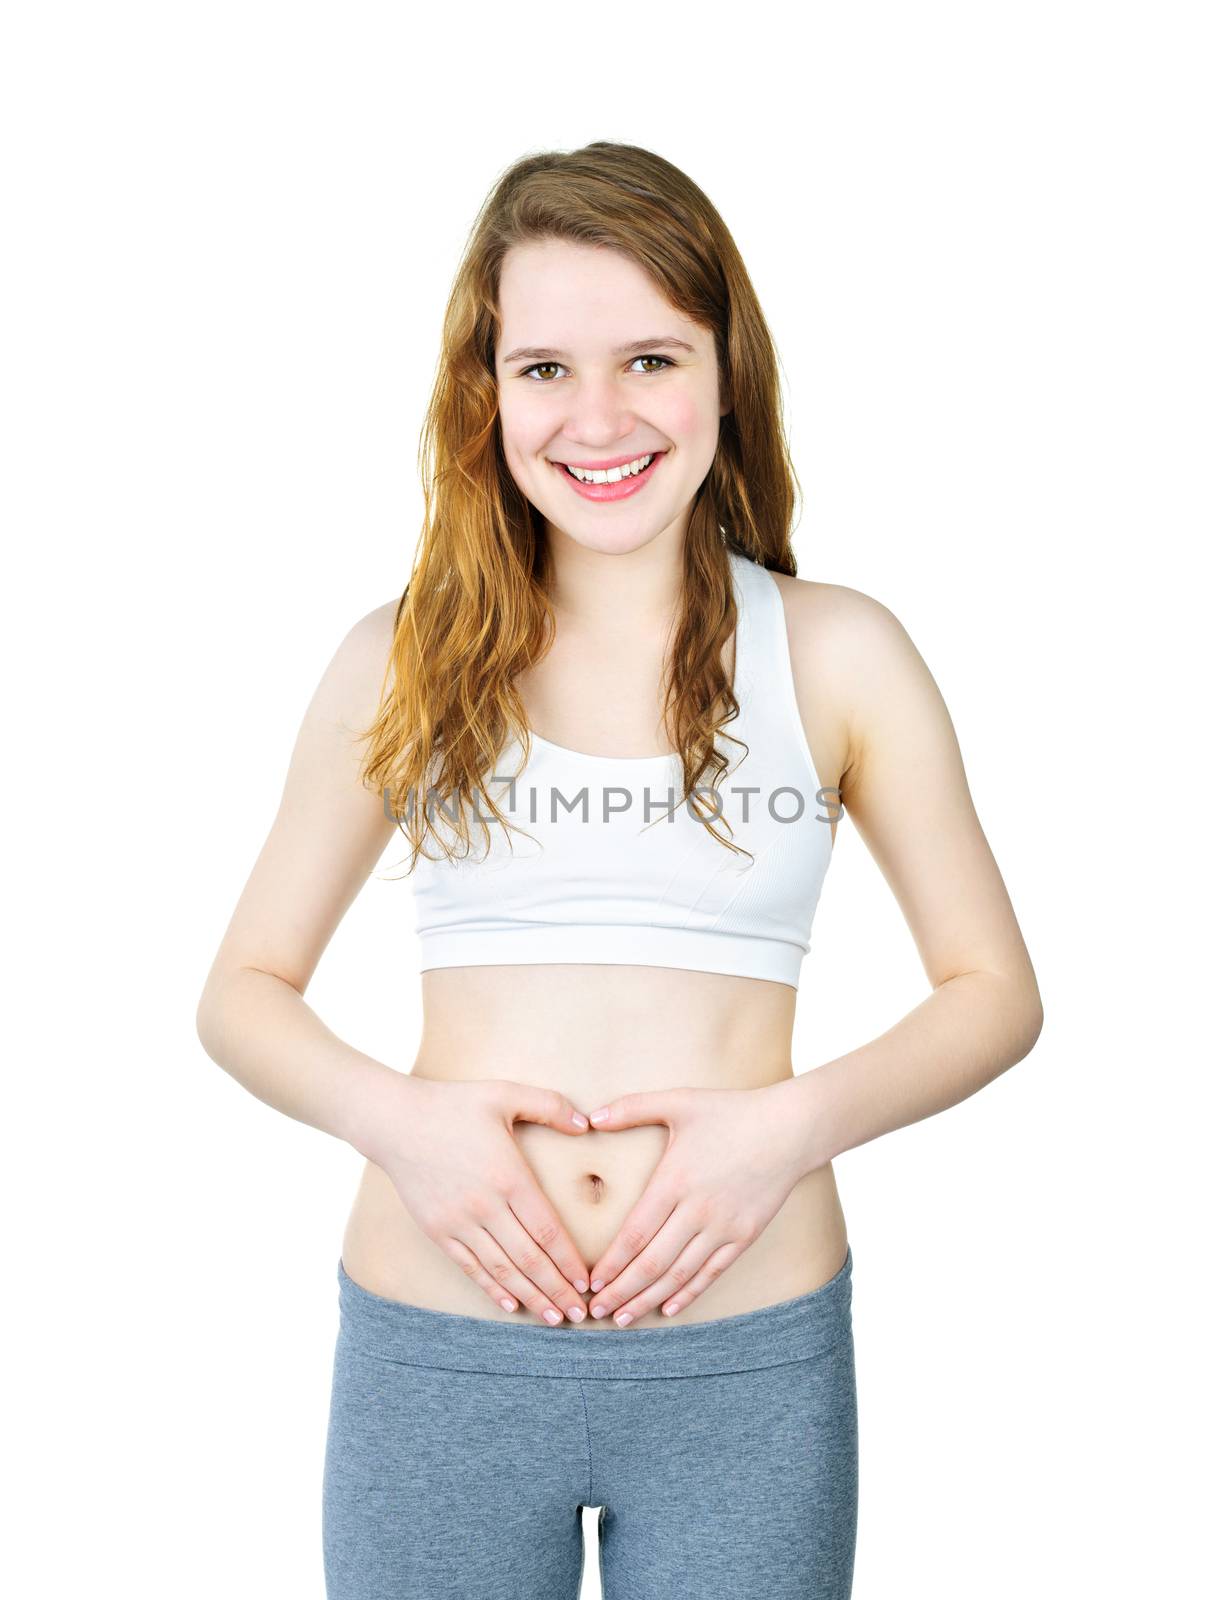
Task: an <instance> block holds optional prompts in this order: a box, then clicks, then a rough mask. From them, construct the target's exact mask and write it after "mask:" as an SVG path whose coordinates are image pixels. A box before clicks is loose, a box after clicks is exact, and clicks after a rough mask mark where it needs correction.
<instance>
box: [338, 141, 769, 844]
mask: <svg viewBox="0 0 1219 1600" xmlns="http://www.w3.org/2000/svg"><path fill="white" fill-rule="evenodd" d="M545 239H564V240H570V241H572V242H575V243H579V244H586V245H591V246H597V247H601V248H609V249H613V250H617V251H620V252H621V253H622V254H623V255H625V256H629V257H630V258H631V259H632V260H633V261H635V262H636V263H637V264H638V265H639V266H640V267H641V268H642V269H643V270H644V272H646V273H647V274H648V276H649V277H650V278H651V279H652V281H653V282H654V283H655V284H656V286H657V288H658V289H659V291H660V292H661V293H662V294H663V295H664V296H665V297H666V298H667V299H668V301H669V302H670V303H671V304H672V305H673V306H674V307H676V308H677V309H678V310H679V311H681V312H683V313H684V314H685V315H686V316H688V317H689V318H690V319H691V320H692V321H693V322H695V323H696V324H698V325H699V326H701V327H703V328H706V329H707V330H708V331H710V332H713V333H714V336H715V347H716V358H717V367H718V372H719V382H720V393H721V396H722V397H724V398H726V399H727V400H728V403H729V404H730V406H731V409H730V410H729V411H728V412H727V413H726V414H725V415H724V416H722V417H721V418H720V435H719V445H718V448H717V450H716V453H715V458H714V460H713V462H712V465H711V470H710V471H709V473H708V474H707V476H706V478H705V479H704V481H703V483H702V484H701V485H700V487H699V490H698V492H697V494H696V495H695V497H694V501H693V504H692V506H691V509H690V515H689V519H688V526H687V532H686V540H685V573H684V580H685V581H684V604H683V608H682V611H681V614H680V616H679V617H678V619H677V623H676V631H675V634H674V641H673V646H672V650H671V654H670V657H669V660H668V663H667V666H666V671H665V679H664V692H665V700H664V710H665V720H666V726H667V727H668V728H669V730H670V737H671V748H672V749H673V750H675V751H677V752H679V753H680V755H681V761H682V770H683V785H684V787H683V793H682V797H681V801H679V802H678V803H679V804H680V803H682V801H686V800H689V802H690V806H691V808H692V809H698V810H700V811H701V809H702V806H703V805H704V804H705V802H704V801H703V797H702V795H701V794H696V795H694V798H693V799H691V798H690V797H691V795H692V791H694V790H695V787H696V786H697V785H698V784H699V782H700V779H701V778H702V776H703V774H704V773H705V772H706V771H707V769H708V768H709V767H710V768H712V769H714V774H715V776H714V779H713V780H712V782H713V786H714V784H717V783H718V781H719V778H720V777H721V776H722V774H723V773H724V772H725V771H726V770H727V768H728V766H729V762H728V759H727V757H726V756H725V755H724V754H723V753H722V752H721V751H720V750H719V749H718V748H717V744H716V734H717V732H718V731H719V729H720V728H721V727H723V726H724V725H725V724H727V723H729V722H731V721H732V720H733V719H734V718H735V717H736V716H737V715H738V714H739V711H740V706H739V704H738V702H737V699H736V696H735V694H734V692H733V688H732V685H731V684H730V683H729V682H728V678H727V674H726V673H725V671H724V668H723V661H722V652H723V648H724V645H725V644H726V642H727V640H728V639H729V638H730V637H731V635H732V632H733V630H734V628H735V626H736V605H735V600H734V596H733V590H732V580H731V574H730V571H729V564H728V554H727V552H728V549H729V548H733V549H736V550H737V551H739V552H740V553H741V554H743V555H745V556H747V557H749V558H751V559H752V560H754V561H756V562H758V563H759V564H760V565H762V566H765V567H768V568H770V569H771V570H772V571H775V572H784V573H789V574H791V575H793V576H794V575H795V572H796V561H795V555H794V552H793V550H792V545H791V536H790V526H791V519H792V511H793V506H794V500H795V490H796V489H797V488H798V480H797V479H796V474H795V469H794V467H793V465H792V462H791V458H790V454H789V452H788V447H787V440H786V436H785V431H784V427H783V421H782V397H781V392H780V387H779V368H778V360H777V357H776V353H775V348H774V343H773V340H772V339H771V335H770V331H769V329H768V327H767V325H766V321H765V318H764V317H763V315H762V309H761V306H760V305H759V303H758V298H757V295H756V293H755V292H754V288H753V285H752V284H751V282H750V280H749V275H748V273H747V272H746V270H745V264H744V262H743V261H742V259H741V256H740V252H739V251H738V250H737V247H736V245H735V244H734V243H733V239H732V235H731V234H730V233H729V232H728V229H727V227H726V226H725V225H724V222H723V220H722V218H721V217H720V215H719V213H718V212H717V211H716V209H715V207H714V206H713V205H712V204H711V201H710V200H709V199H708V198H707V196H706V195H705V194H704V193H703V191H702V190H701V189H700V188H699V187H698V186H697V185H696V184H695V183H694V182H693V181H692V180H691V179H690V178H688V177H687V176H686V174H685V173H684V172H682V171H680V170H679V169H678V168H677V167H675V166H673V165H672V164H671V163H670V162H668V161H666V160H664V158H663V157H661V156H658V155H655V154H653V153H652V152H651V151H649V150H643V149H641V148H639V147H638V146H636V145H629V144H614V143H610V142H608V141H605V140H598V141H597V142H596V143H594V144H588V145H585V146H584V147H583V149H580V150H575V151H570V152H564V151H548V152H545V153H543V154H537V155H529V156H526V157H524V158H523V159H522V160H519V161H517V162H515V163H514V164H513V165H512V166H510V167H509V168H508V169H507V171H505V172H504V173H503V175H502V176H501V177H500V178H499V180H498V181H497V182H496V184H495V185H494V187H493V189H492V190H491V192H490V194H489V195H488V197H487V199H486V201H485V202H484V204H483V206H482V209H481V211H480V212H479V214H478V217H477V218H476V220H475V223H474V226H473V228H472V229H471V232H470V236H469V240H468V243H467V246H466V250H465V254H464V257H463V259H462V261H461V264H460V266H459V268H458V271H457V275H456V278H455V279H454V282H453V287H452V290H451V292H450V295H449V300H448V305H447V306H446V308H445V315H444V325H443V333H442V345H441V351H440V358H439V362H438V365H437V374H436V380H435V384H434V387H433V390H432V397H431V401H430V403H429V405H428V410H427V414H426V417H425V420H424V426H423V431H422V435H421V439H420V449H419V469H420V473H421V476H422V479H423V494H424V504H425V513H424V523H423V531H422V535H421V538H420V542H419V547H418V550H417V553H416V559H415V563H414V566H413V569H412V571H411V574H410V579H409V582H408V583H407V586H406V588H405V590H404V592H403V594H402V598H401V600H400V601H399V603H398V612H397V624H396V628H395V634H394V642H393V649H392V651H391V653H390V658H389V662H388V664H387V667H386V673H385V678H384V680H383V683H382V688H381V702H380V708H379V711H378V714H377V717H376V719H375V721H374V723H373V725H372V726H371V728H368V729H366V730H363V732H362V734H361V737H362V738H363V739H364V740H366V741H368V742H369V748H368V751H367V754H366V756H365V758H364V761H363V764H362V769H361V775H362V778H363V781H364V782H365V783H366V785H367V786H369V787H373V786H376V787H378V788H379V789H380V790H381V793H382V795H383V797H384V801H385V804H386V808H387V812H389V813H390V814H392V815H393V816H394V817H395V819H396V820H397V823H398V826H399V827H400V828H401V830H402V831H403V833H404V834H405V835H406V837H407V838H408V839H409V840H410V843H411V847H412V854H411V868H410V869H411V870H413V868H414V865H415V862H416V860H417V859H418V855H419V853H420V851H421V850H422V849H423V846H424V841H425V837H426V836H427V834H429V833H431V834H432V836H433V838H434V839H436V841H437V842H438V843H439V844H440V846H441V849H442V851H443V853H444V854H445V855H446V856H448V857H449V858H450V859H452V856H453V850H452V848H451V843H452V839H451V838H450V840H448V841H446V839H445V838H444V837H443V836H442V834H441V833H440V831H439V830H437V828H436V827H435V826H434V820H435V816H436V815H437V814H441V815H443V816H444V817H445V818H447V819H449V820H450V821H451V823H452V826H453V829H454V831H455V834H456V838H457V840H459V841H460V843H461V844H462V845H463V846H464V847H465V849H466V850H468V849H469V846H470V835H469V829H468V808H469V806H470V805H471V804H472V803H473V800H474V796H475V794H476V793H477V795H478V797H479V798H478V815H479V820H480V821H481V822H482V824H483V828H484V832H485V831H486V826H487V817H486V815H485V814H484V808H485V807H489V809H490V813H491V815H492V817H493V818H495V819H497V820H499V822H500V823H501V825H503V826H505V827H508V826H514V825H513V824H509V823H508V822H507V819H505V817H504V815H503V813H502V812H501V811H500V808H499V806H498V805H497V804H496V803H495V800H494V798H493V797H492V796H489V795H487V794H486V793H485V791H484V790H483V789H482V787H481V785H482V782H483V781H484V775H485V774H487V773H492V772H496V770H497V769H496V768H495V766H494V765H493V763H494V762H495V760H496V758H497V757H498V756H500V755H501V753H502V751H503V749H504V745H505V741H506V740H507V739H508V738H509V737H511V736H515V737H516V738H517V739H518V740H519V741H520V743H521V745H522V746H523V747H524V750H525V756H526V759H527V758H528V739H529V729H528V725H527V722H526V718H525V712H524V707H523V704H522V702H521V700H520V697H519V695H518V693H517V691H516V689H515V687H514V680H515V678H516V677H517V675H518V674H519V673H521V672H523V671H524V670H525V669H526V668H527V667H528V666H530V665H532V664H533V663H534V662H535V661H537V660H538V659H539V658H540V657H541V656H543V655H544V654H545V653H546V651H547V650H548V649H549V646H550V642H551V640H552V639H553V634H554V612H553V609H552V607H551V605H550V601H549V599H548V594H547V584H548V579H549V551H548V548H547V541H546V538H545V531H544V524H543V522H542V519H541V517H540V516H539V514H538V512H537V510H536V508H535V507H534V506H533V505H532V504H531V502H530V501H528V500H527V499H526V498H525V497H524V495H523V494H522V493H521V491H520V489H519V488H518V487H517V484H516V482H515V481H514V479H513V478H512V476H511V473H510V472H509V470H508V467H507V463H506V462H505V460H504V455H503V449H502V445H501V441H500V434H499V428H498V425H497V423H498V389H497V382H496V373H495V348H496V343H497V339H498V333H499V280H500V271H501V266H502V263H503V260H504V257H505V256H506V255H507V253H508V251H509V250H511V249H512V247H513V246H514V245H518V244H524V243H526V242H529V241H533V240H545ZM756 692H759V693H760V692H765V686H764V685H762V684H759V685H758V686H757V691H756ZM729 737H730V738H732V737H733V736H732V735H731V734H729ZM736 742H737V743H740V742H741V741H739V740H738V741H736ZM520 770H523V765H522V767H521V768H518V772H519V771H520ZM433 792H434V793H435V794H437V795H439V796H441V797H443V800H442V804H443V811H441V810H440V806H433V805H432V804H430V803H425V797H426V796H427V795H429V794H430V793H433ZM701 820H702V821H703V823H704V826H706V827H708V829H709V831H711V832H713V833H715V829H714V827H713V826H712V824H711V822H709V821H708V820H707V819H706V817H702V818H701ZM488 837H489V836H488ZM715 837H716V838H717V839H719V840H720V842H721V843H723V844H725V845H726V846H727V848H728V849H730V850H734V851H735V850H736V849H737V846H736V845H734V844H732V843H731V842H730V841H728V840H726V839H724V838H723V837H722V836H721V835H720V834H718V833H715Z"/></svg>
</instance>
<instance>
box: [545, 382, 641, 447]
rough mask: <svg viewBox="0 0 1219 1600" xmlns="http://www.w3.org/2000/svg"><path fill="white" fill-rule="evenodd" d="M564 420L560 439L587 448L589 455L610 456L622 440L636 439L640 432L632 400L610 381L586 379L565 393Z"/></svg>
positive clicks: (573, 445) (574, 445)
mask: <svg viewBox="0 0 1219 1600" xmlns="http://www.w3.org/2000/svg"><path fill="white" fill-rule="evenodd" d="M568 395H569V403H568V409H567V418H566V421H565V422H564V425H563V428H562V434H563V438H564V439H565V440H570V441H571V446H572V449H573V450H575V449H586V450H587V451H588V453H589V454H590V455H594V454H596V453H597V452H598V451H600V452H601V453H602V454H610V453H611V452H612V450H613V447H614V446H615V445H617V444H619V443H620V442H621V441H622V440H624V439H631V438H638V436H639V434H640V432H641V431H642V430H641V429H640V427H639V425H638V421H637V419H636V415H635V407H634V397H633V396H631V395H627V394H624V393H623V392H622V389H621V388H620V386H619V384H618V383H617V381H616V380H615V379H613V378H597V377H595V376H594V377H591V378H585V379H583V380H582V381H580V382H577V383H575V384H573V385H572V387H571V388H570V389H569V390H568Z"/></svg>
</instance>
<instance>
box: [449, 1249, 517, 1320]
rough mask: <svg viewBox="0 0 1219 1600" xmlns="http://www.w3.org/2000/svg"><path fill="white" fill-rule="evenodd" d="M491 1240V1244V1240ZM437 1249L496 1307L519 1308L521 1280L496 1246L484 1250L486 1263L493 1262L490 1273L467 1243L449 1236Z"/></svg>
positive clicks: (506, 1309) (508, 1309)
mask: <svg viewBox="0 0 1219 1600" xmlns="http://www.w3.org/2000/svg"><path fill="white" fill-rule="evenodd" d="M491 1242H492V1244H494V1240H492V1241H491ZM440 1248H441V1249H442V1250H443V1251H444V1253H445V1255H447V1256H448V1257H449V1258H450V1259H451V1260H453V1261H456V1263H457V1265H458V1266H459V1267H460V1268H461V1270H462V1271H463V1272H464V1273H465V1275H466V1277H467V1278H469V1279H470V1280H471V1282H473V1283H476V1284H477V1285H478V1287H479V1288H480V1289H481V1290H483V1292H484V1293H485V1294H487V1295H489V1296H490V1298H491V1299H492V1300H494V1301H495V1303H496V1305H497V1306H501V1307H502V1308H503V1309H504V1310H505V1311H515V1310H516V1309H517V1308H518V1305H519V1303H520V1299H521V1290H522V1288H523V1287H524V1279H523V1278H521V1275H520V1273H518V1272H517V1271H516V1269H515V1268H514V1267H513V1266H512V1265H511V1263H510V1262H509V1261H508V1258H507V1257H506V1256H505V1255H504V1253H503V1251H501V1250H498V1249H497V1250H495V1251H493V1252H487V1256H488V1266H490V1265H492V1264H495V1265H496V1271H495V1272H494V1273H493V1272H491V1271H489V1270H488V1269H487V1267H484V1266H483V1263H482V1262H481V1261H480V1260H479V1259H478V1257H477V1256H476V1255H475V1254H474V1252H473V1250H471V1249H470V1247H469V1245H466V1244H463V1243H462V1242H461V1240H460V1239H456V1238H453V1237H452V1236H451V1235H450V1236H448V1237H446V1238H444V1239H442V1240H441V1241H440ZM499 1263H503V1265H502V1266H501V1265H499ZM518 1283H519V1285H520V1287H518Z"/></svg>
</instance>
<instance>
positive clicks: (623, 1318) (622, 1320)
mask: <svg viewBox="0 0 1219 1600" xmlns="http://www.w3.org/2000/svg"><path fill="white" fill-rule="evenodd" d="M634 1320H635V1319H634V1318H633V1317H632V1316H631V1313H630V1312H629V1311H620V1312H619V1313H618V1315H617V1316H616V1317H615V1318H614V1321H615V1322H616V1323H617V1324H618V1326H619V1327H620V1328H625V1327H626V1325H627V1323H628V1322H633V1321H634Z"/></svg>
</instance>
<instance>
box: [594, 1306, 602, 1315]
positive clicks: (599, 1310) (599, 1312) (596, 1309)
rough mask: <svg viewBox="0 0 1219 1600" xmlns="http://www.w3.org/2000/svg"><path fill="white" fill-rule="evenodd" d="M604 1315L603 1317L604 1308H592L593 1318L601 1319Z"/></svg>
mask: <svg viewBox="0 0 1219 1600" xmlns="http://www.w3.org/2000/svg"><path fill="white" fill-rule="evenodd" d="M604 1315H605V1307H604V1306H594V1307H593V1316H594V1317H603V1316H604Z"/></svg>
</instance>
